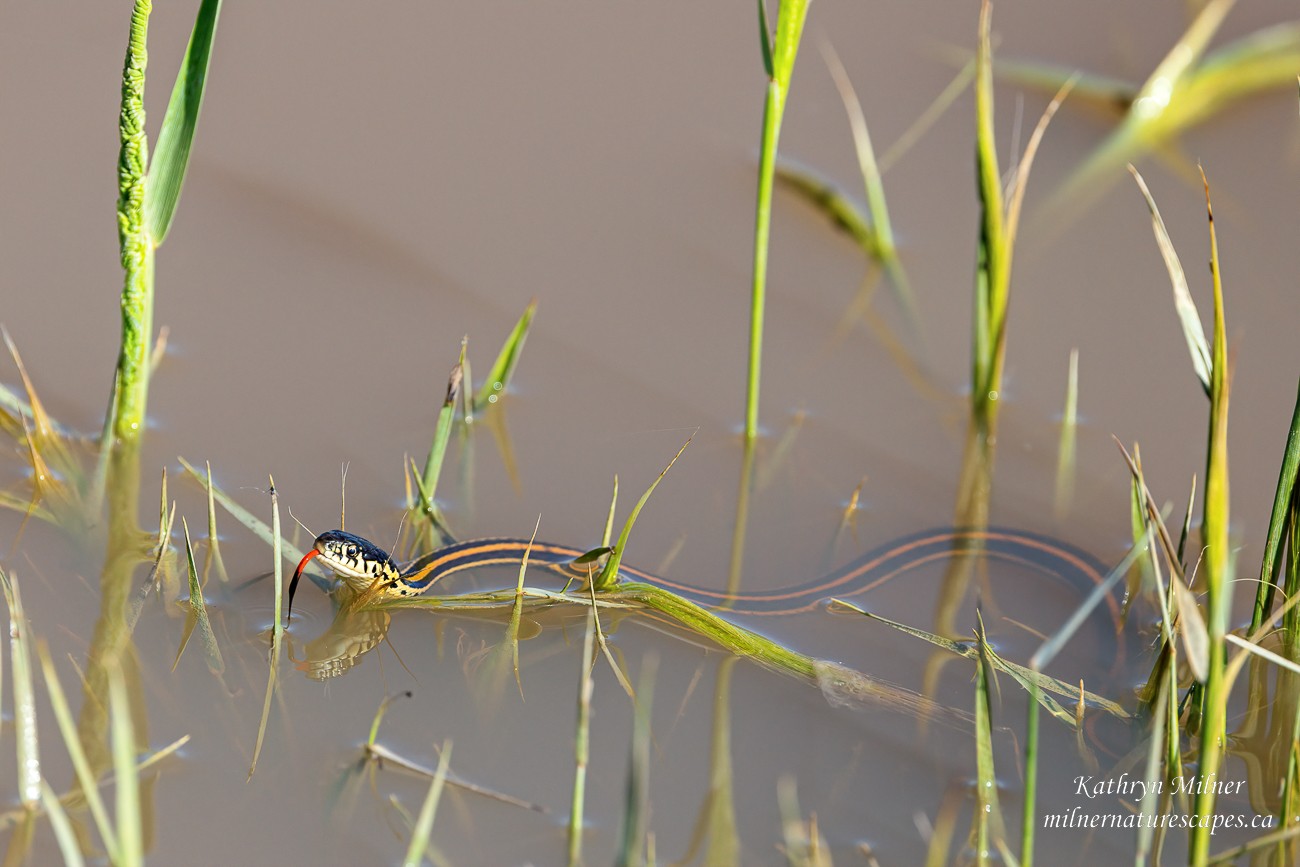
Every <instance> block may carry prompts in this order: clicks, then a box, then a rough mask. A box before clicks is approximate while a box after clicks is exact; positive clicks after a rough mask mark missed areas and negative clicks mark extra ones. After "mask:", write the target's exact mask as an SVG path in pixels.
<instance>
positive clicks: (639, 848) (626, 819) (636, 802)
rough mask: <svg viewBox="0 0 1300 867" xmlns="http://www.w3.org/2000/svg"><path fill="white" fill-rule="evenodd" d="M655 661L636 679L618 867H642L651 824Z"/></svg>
mask: <svg viewBox="0 0 1300 867" xmlns="http://www.w3.org/2000/svg"><path fill="white" fill-rule="evenodd" d="M658 668H659V660H658V657H656V656H654V655H653V654H650V655H648V656H647V657H646V658H645V659H644V660H642V662H641V676H640V677H639V678H638V679H637V689H636V699H635V701H636V713H635V715H634V716H633V717H632V747H631V752H630V753H629V755H628V760H627V789H626V794H625V796H624V801H623V827H622V831H621V832H620V834H619V838H620V839H619V844H618V850H617V851H618V857H617V858H616V859H615V861H614V863H615V864H617V865H618V867H643V865H644V864H645V863H646V857H645V843H646V834H647V833H648V831H649V823H650V746H651V733H650V708H651V706H652V703H653V701H654V683H655V674H656V672H657V671H658Z"/></svg>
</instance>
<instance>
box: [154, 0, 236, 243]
mask: <svg viewBox="0 0 1300 867" xmlns="http://www.w3.org/2000/svg"><path fill="white" fill-rule="evenodd" d="M220 12H221V0H203V2H202V3H200V4H199V14H198V17H196V18H195V19H194V29H193V31H191V33H190V42H189V45H187V46H186V48H185V58H184V59H183V60H182V61H181V68H180V70H179V71H178V72H177V73H176V83H175V84H174V85H173V86H172V95H171V100H170V101H169V102H168V103H167V112H166V114H164V115H163V122H162V129H161V130H159V132H158V147H157V148H156V149H155V150H154V154H153V160H152V161H151V162H150V164H149V176H148V178H147V180H146V183H145V198H144V210H145V222H146V225H147V226H148V230H149V236H150V237H151V238H152V239H153V245H154V247H160V246H162V242H163V240H164V239H165V238H166V237H167V230H168V229H170V228H171V224H172V218H173V217H174V216H175V214H176V203H177V202H178V201H180V197H181V186H182V185H183V184H184V183H185V171H186V169H187V168H188V167H189V161H190V147H191V146H192V145H193V143H194V131H195V129H196V128H197V126H198V123H199V109H200V108H202V106H203V91H204V88H205V86H206V84H207V76H208V61H209V60H210V59H211V57H212V42H213V40H214V39H215V38H216V35H217V16H218V15H219V14H220Z"/></svg>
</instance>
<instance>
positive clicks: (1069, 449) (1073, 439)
mask: <svg viewBox="0 0 1300 867" xmlns="http://www.w3.org/2000/svg"><path fill="white" fill-rule="evenodd" d="M1078 428H1079V349H1078V347H1075V348H1074V349H1071V350H1070V371H1069V374H1068V375H1067V377H1066V380H1065V409H1064V410H1063V411H1062V412H1061V438H1060V440H1059V442H1058V443H1057V447H1056V496H1055V501H1054V503H1055V511H1056V517H1057V518H1064V517H1065V515H1066V514H1067V513H1068V512H1069V511H1070V503H1071V501H1073V499H1074V466H1075V458H1076V453H1077V451H1078V446H1077V433H1078Z"/></svg>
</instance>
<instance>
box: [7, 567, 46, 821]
mask: <svg viewBox="0 0 1300 867" xmlns="http://www.w3.org/2000/svg"><path fill="white" fill-rule="evenodd" d="M0 586H2V587H3V589H4V596H5V604H6V605H7V606H8V608H9V660H10V664H11V665H12V666H13V695H14V735H15V737H14V742H15V744H16V746H17V765H16V770H17V776H18V780H17V782H18V800H19V803H21V804H22V805H23V807H24V808H26V809H27V810H29V811H30V810H34V809H35V808H36V805H37V804H38V803H39V802H40V800H41V751H40V742H39V740H38V737H37V724H36V697H35V695H34V693H33V692H32V639H31V635H30V634H29V633H30V628H31V627H30V625H29V624H28V623H27V615H26V614H25V613H24V612H23V598H22V594H21V593H19V591H18V579H17V578H16V577H15V576H14V575H12V574H6V573H5V572H4V571H3V570H0Z"/></svg>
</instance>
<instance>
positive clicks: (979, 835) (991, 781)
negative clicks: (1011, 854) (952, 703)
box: [974, 614, 1004, 865]
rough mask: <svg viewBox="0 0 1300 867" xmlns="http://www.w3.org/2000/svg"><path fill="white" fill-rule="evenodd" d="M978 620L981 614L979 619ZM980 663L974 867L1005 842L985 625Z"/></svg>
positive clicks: (978, 636) (978, 635) (980, 631)
mask: <svg viewBox="0 0 1300 867" xmlns="http://www.w3.org/2000/svg"><path fill="white" fill-rule="evenodd" d="M976 616H977V617H978V614H977V615H976ZM975 644H976V647H977V648H978V651H979V662H978V663H977V664H976V666H975V810H974V813H975V815H974V821H975V863H977V864H980V865H987V864H988V863H990V858H991V856H992V854H993V853H992V848H993V847H994V846H995V845H998V843H999V842H1000V841H1001V840H1002V839H1003V837H1004V834H1003V831H1002V809H1001V806H1000V805H999V799H998V780H997V772H996V771H995V770H994V767H993V698H992V692H993V690H994V688H995V677H996V675H995V674H994V672H993V663H992V660H991V658H990V656H989V653H990V650H989V646H988V642H987V641H985V639H984V623H983V621H982V620H980V621H979V626H978V628H977V629H976V631H975Z"/></svg>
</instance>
